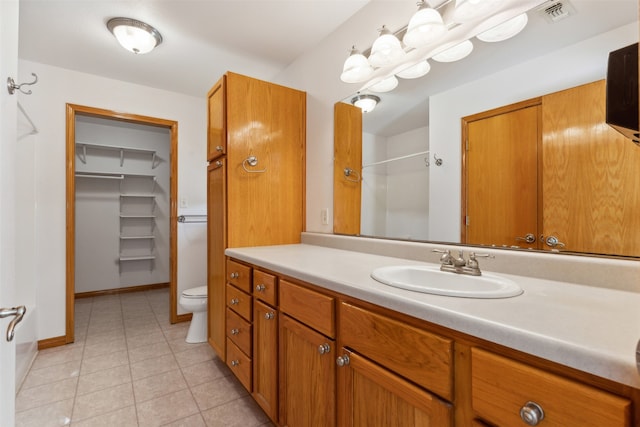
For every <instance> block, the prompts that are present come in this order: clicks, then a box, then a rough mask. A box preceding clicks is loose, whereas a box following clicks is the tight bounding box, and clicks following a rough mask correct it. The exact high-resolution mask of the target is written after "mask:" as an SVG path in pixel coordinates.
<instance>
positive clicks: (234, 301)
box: [229, 298, 240, 305]
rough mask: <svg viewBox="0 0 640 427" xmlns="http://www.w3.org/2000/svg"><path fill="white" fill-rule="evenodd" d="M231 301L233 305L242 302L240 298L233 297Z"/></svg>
mask: <svg viewBox="0 0 640 427" xmlns="http://www.w3.org/2000/svg"><path fill="white" fill-rule="evenodd" d="M229 302H230V303H231V305H238V304H239V303H240V300H239V299H238V298H231V301H229Z"/></svg>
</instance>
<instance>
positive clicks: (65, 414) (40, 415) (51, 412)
mask: <svg viewBox="0 0 640 427" xmlns="http://www.w3.org/2000/svg"><path fill="white" fill-rule="evenodd" d="M72 410H73V399H66V400H61V401H59V402H55V403H51V404H49V405H44V406H40V407H37V408H33V409H29V410H26V411H21V412H16V427H61V426H67V425H69V423H70V422H71V411H72Z"/></svg>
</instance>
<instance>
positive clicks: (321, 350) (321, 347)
mask: <svg viewBox="0 0 640 427" xmlns="http://www.w3.org/2000/svg"><path fill="white" fill-rule="evenodd" d="M330 351H331V346H330V345H329V344H327V343H324V344H320V345H319V346H318V353H320V354H327V353H329V352H330Z"/></svg>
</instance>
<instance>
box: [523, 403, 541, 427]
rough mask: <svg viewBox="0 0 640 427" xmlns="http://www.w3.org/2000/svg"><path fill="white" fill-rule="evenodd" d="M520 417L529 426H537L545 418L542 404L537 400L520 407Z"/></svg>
mask: <svg viewBox="0 0 640 427" xmlns="http://www.w3.org/2000/svg"><path fill="white" fill-rule="evenodd" d="M520 418H522V421H524V422H525V424H527V425H529V426H537V425H538V424H539V423H540V421H542V420H543V419H544V411H543V410H542V406H540V405H538V404H537V403H536V402H527V403H525V404H524V406H523V407H522V408H521V409H520Z"/></svg>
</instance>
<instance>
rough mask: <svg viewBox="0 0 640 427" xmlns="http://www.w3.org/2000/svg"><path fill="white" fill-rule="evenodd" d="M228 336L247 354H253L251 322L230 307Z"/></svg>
mask: <svg viewBox="0 0 640 427" xmlns="http://www.w3.org/2000/svg"><path fill="white" fill-rule="evenodd" d="M227 337H228V338H229V339H230V340H231V341H233V343H234V344H235V345H237V346H238V347H239V348H240V350H242V351H243V352H244V353H245V354H246V355H247V356H251V323H249V322H247V321H246V320H245V319H243V318H242V317H240V316H239V315H238V314H236V312H234V311H233V310H230V309H228V308H227Z"/></svg>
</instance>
